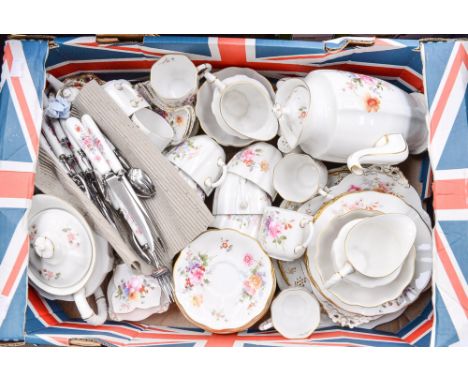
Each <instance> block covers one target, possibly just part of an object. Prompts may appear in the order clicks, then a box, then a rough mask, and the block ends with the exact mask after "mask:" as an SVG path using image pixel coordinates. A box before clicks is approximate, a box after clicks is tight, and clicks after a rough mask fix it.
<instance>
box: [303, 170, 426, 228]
mask: <svg viewBox="0 0 468 382" xmlns="http://www.w3.org/2000/svg"><path fill="white" fill-rule="evenodd" d="M340 173H341V174H343V172H341V171H340ZM344 174H346V172H345V173H344ZM329 179H330V175H329ZM354 191H379V192H385V193H388V194H393V195H395V196H398V197H399V198H401V199H403V200H404V201H405V202H406V203H408V204H409V205H410V206H412V207H414V208H415V209H416V210H417V211H418V213H419V215H421V218H422V219H423V220H424V222H425V223H426V224H427V225H428V226H430V224H431V219H430V217H429V215H428V214H427V212H426V211H425V210H424V209H423V208H422V204H421V198H420V197H419V194H418V192H417V191H416V190H415V189H414V187H412V186H411V185H410V184H409V183H408V180H407V179H406V178H405V177H404V175H403V173H402V172H401V171H400V170H399V169H398V168H396V167H388V166H387V167H386V166H378V165H374V166H370V167H368V168H366V169H365V170H364V175H355V174H349V175H347V176H345V177H344V178H342V180H341V181H340V182H339V184H337V185H336V186H333V187H330V189H329V193H330V195H331V196H337V195H340V194H343V193H348V192H354ZM325 202H326V198H325V197H324V196H321V195H319V196H316V197H315V198H313V199H311V200H309V201H307V202H305V203H304V204H303V205H302V206H301V207H300V208H299V209H298V211H299V212H302V213H304V214H307V215H315V213H316V212H317V211H318V210H319V208H320V207H321V205H322V204H323V203H325Z"/></svg>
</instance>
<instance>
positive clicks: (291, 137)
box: [273, 103, 299, 154]
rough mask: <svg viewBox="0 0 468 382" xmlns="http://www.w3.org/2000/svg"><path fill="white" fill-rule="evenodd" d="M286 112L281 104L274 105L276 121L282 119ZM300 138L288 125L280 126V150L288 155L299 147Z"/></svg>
mask: <svg viewBox="0 0 468 382" xmlns="http://www.w3.org/2000/svg"><path fill="white" fill-rule="evenodd" d="M284 112H285V111H284V110H283V108H282V107H281V105H279V104H277V103H276V104H274V105H273V114H274V115H275V117H276V119H278V120H279V119H280V118H281V117H282V116H283V113H284ZM298 141H299V137H298V136H296V135H295V134H294V133H293V131H292V130H291V129H290V128H289V126H288V125H287V124H280V137H279V139H278V149H279V150H280V151H281V152H282V153H284V154H288V153H290V152H291V151H292V150H294V149H295V148H296V147H297V144H298Z"/></svg>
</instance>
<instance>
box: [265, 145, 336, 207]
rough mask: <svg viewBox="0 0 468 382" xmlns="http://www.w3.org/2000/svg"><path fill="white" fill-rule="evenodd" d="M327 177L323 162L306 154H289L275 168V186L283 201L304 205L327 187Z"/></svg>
mask: <svg viewBox="0 0 468 382" xmlns="http://www.w3.org/2000/svg"><path fill="white" fill-rule="evenodd" d="M327 177H328V171H327V168H326V167H325V165H324V164H323V163H322V162H319V161H316V160H314V159H313V158H311V157H310V156H309V155H306V154H288V155H286V156H285V157H283V158H282V159H281V160H280V161H279V162H278V163H277V165H276V166H275V168H274V172H273V186H274V187H275V190H276V191H278V194H280V196H281V197H282V198H283V199H285V200H288V201H291V202H296V203H304V202H305V201H307V200H309V199H310V198H312V197H314V196H315V195H317V193H318V192H319V191H320V189H322V188H323V187H325V186H326V184H327Z"/></svg>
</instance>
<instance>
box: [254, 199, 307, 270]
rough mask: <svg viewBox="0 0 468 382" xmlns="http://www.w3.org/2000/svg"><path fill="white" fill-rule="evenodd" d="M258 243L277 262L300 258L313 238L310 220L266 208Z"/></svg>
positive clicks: (290, 212)
mask: <svg viewBox="0 0 468 382" xmlns="http://www.w3.org/2000/svg"><path fill="white" fill-rule="evenodd" d="M258 236H259V241H260V244H261V245H262V247H263V249H264V250H265V251H266V252H267V253H268V255H270V257H273V258H275V259H278V260H283V261H292V260H295V259H297V258H299V257H301V256H302V255H303V254H304V252H305V250H306V248H307V246H308V245H309V243H310V242H311V241H312V239H313V237H314V228H313V221H312V218H311V217H310V216H308V215H304V214H301V213H299V212H296V211H291V210H285V209H283V208H278V207H267V208H265V212H264V214H263V218H262V222H261V223H260V231H259V235H258Z"/></svg>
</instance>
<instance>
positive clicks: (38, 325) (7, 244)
mask: <svg viewBox="0 0 468 382" xmlns="http://www.w3.org/2000/svg"><path fill="white" fill-rule="evenodd" d="M345 42H346V41H344V39H341V40H334V41H329V42H326V43H321V42H307V41H279V40H264V39H248V38H217V37H179V36H178V37H171V36H158V37H146V38H145V40H144V42H143V43H142V44H137V43H135V44H131V43H117V44H99V43H97V42H96V39H95V38H94V37H83V36H82V37H62V38H57V39H56V40H55V43H56V47H54V48H51V49H50V51H48V47H47V43H46V42H43V41H42V42H40V41H22V42H20V41H9V42H7V45H6V49H5V53H4V61H3V67H2V80H1V83H0V84H1V85H0V89H1V90H0V318H1V312H2V311H3V312H4V316H5V317H6V318H5V317H4V320H3V324H2V322H1V321H0V340H2V341H15V340H22V339H25V340H26V341H27V342H29V343H34V344H47V345H67V344H69V341H70V339H72V338H77V339H78V338H79V339H93V340H96V341H98V342H101V343H103V344H106V345H120V346H283V345H290V346H307V345H309V346H310V345H317V346H323V345H328V346H337V345H350V346H428V345H429V339H430V336H431V329H432V327H433V313H432V306H431V305H429V306H428V307H426V309H425V310H424V311H423V312H422V314H421V315H420V316H419V317H418V318H416V319H415V320H413V321H412V322H411V323H410V324H408V325H407V326H406V327H404V328H403V329H402V330H401V331H400V332H399V333H396V334H390V333H385V332H379V331H376V330H363V329H354V330H351V329H344V328H337V327H331V328H326V329H321V330H319V331H318V332H316V333H314V334H313V335H312V336H311V337H310V338H308V339H306V340H301V341H288V340H284V339H283V338H281V337H279V336H278V335H277V334H276V333H274V332H267V333H259V332H255V331H247V332H244V333H240V334H233V335H228V336H224V335H213V334H210V333H207V332H204V331H203V330H198V329H193V328H190V329H187V328H171V327H150V326H145V325H138V324H129V323H112V322H109V323H106V324H105V325H103V326H101V327H91V326H89V325H87V324H85V323H84V322H82V321H81V320H71V319H69V318H68V317H66V315H65V314H64V313H63V312H62V311H61V309H60V307H59V306H58V305H57V304H55V303H54V302H50V301H47V300H45V299H42V298H40V297H39V296H38V295H37V293H36V292H35V291H34V290H32V289H30V292H29V298H28V302H27V307H26V301H27V298H26V296H27V278H26V272H25V269H26V263H27V250H28V240H27V232H26V214H27V209H28V207H29V201H30V198H31V196H32V193H33V190H34V168H35V163H36V159H37V150H38V138H37V137H38V134H39V127H40V121H41V118H42V114H41V110H40V104H41V97H42V90H43V87H44V63H45V61H46V57H47V62H46V63H45V66H46V67H47V70H49V71H50V72H51V73H52V74H54V75H55V76H57V77H65V76H68V75H71V74H76V73H83V72H94V73H96V74H98V75H99V76H100V77H102V78H103V79H110V78H128V79H138V78H143V77H145V76H147V75H148V72H149V69H150V67H151V66H152V64H153V63H154V62H155V61H156V60H157V59H158V58H159V57H160V56H161V55H164V54H167V53H173V52H178V53H183V54H186V55H188V56H189V57H190V58H191V59H192V60H193V61H194V62H195V63H203V62H210V63H211V64H212V65H213V66H214V67H215V68H219V67H225V66H242V67H251V68H253V69H256V70H259V71H261V72H262V73H264V74H266V75H269V76H271V77H280V76H284V75H305V74H306V73H308V72H310V71H311V70H314V69H317V68H333V69H342V70H351V71H355V72H361V73H366V74H369V75H375V76H379V77H381V78H385V79H387V80H389V81H391V82H393V83H394V84H396V85H398V86H400V87H401V88H403V89H405V90H408V91H414V90H423V89H424V88H425V89H426V93H427V98H428V101H429V105H430V126H431V144H430V154H431V161H432V165H431V168H432V171H433V177H434V180H433V181H434V188H433V191H434V195H433V196H434V208H435V209H436V218H437V224H436V229H435V235H434V236H435V244H436V246H435V257H436V260H435V277H434V279H435V285H436V288H435V303H436V326H435V331H434V333H433V337H434V341H435V344H436V345H438V346H444V345H451V344H466V341H467V338H468V328H467V309H468V303H467V286H466V274H467V272H468V256H466V251H467V250H466V248H468V241H467V240H468V235H467V233H468V218H467V217H468V213H467V203H468V202H467V197H466V195H467V194H466V192H467V189H468V187H467V186H466V184H468V183H467V178H468V172H467V171H466V169H468V155H466V153H467V151H468V147H467V142H468V139H467V138H468V126H467V116H466V83H467V59H466V45H464V44H463V43H458V42H457V43H455V42H453V43H426V44H425V45H424V54H423V57H424V60H425V66H424V68H425V73H424V74H425V76H423V60H422V59H421V53H420V52H419V51H418V48H419V42H418V41H413V40H389V39H380V38H375V39H372V44H370V45H369V44H367V46H360V47H356V48H352V49H342V47H344V45H346V43H345ZM47 55H48V56H47ZM430 173H431V171H430V168H429V166H428V165H426V166H425V167H423V171H422V182H423V184H424V185H425V187H424V190H423V195H425V196H428V195H429V194H430V193H429V189H430V184H431V180H430V178H428V176H429V174H430ZM25 311H26V312H27V313H26V316H25V314H24V313H25ZM25 320H26V322H25ZM24 325H25V331H24Z"/></svg>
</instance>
